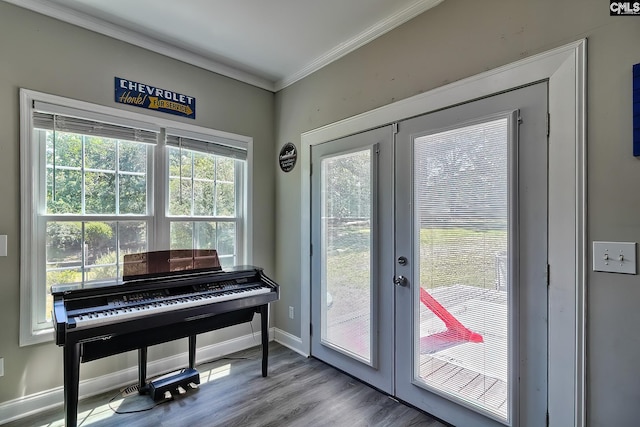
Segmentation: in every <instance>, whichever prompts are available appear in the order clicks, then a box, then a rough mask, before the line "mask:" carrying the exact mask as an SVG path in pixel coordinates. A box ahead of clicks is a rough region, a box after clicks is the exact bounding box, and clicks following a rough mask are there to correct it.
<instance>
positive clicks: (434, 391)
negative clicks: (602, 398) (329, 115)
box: [311, 83, 548, 426]
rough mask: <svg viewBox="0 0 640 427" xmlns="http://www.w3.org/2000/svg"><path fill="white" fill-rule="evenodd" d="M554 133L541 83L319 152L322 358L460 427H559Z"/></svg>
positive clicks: (316, 340) (317, 317)
mask: <svg viewBox="0 0 640 427" xmlns="http://www.w3.org/2000/svg"><path fill="white" fill-rule="evenodd" d="M546 119H547V84H546V83H539V84H536V85H531V86H527V87H523V88H520V89H517V90H512V91H509V92H506V93H502V94H498V95H495V96H491V97H488V98H484V99H481V100H477V101H473V102H469V103H466V104H463V105H459V106H455V107H452V108H448V109H445V110H442V111H438V112H435V113H431V114H427V115H424V116H421V117H417V118H413V119H409V120H405V121H402V122H400V123H398V125H397V129H394V127H391V126H389V127H385V128H381V129H376V130H372V131H369V132H364V133H362V134H358V135H354V136H350V137H347V138H343V139H341V140H337V141H331V142H327V143H325V144H319V145H318V146H314V147H313V148H312V162H313V166H312V167H313V175H312V198H311V199H312V204H313V205H312V243H313V253H312V264H311V265H312V285H311V286H312V290H311V296H312V307H311V312H312V319H311V320H312V337H311V342H312V347H311V350H312V354H313V355H314V356H315V357H317V358H319V359H321V360H324V361H326V362H327V363H329V364H332V365H334V366H336V367H338V368H340V369H342V370H344V371H346V372H348V373H350V374H352V375H354V376H356V377H358V378H360V379H362V380H363V381H365V382H368V383H370V384H372V385H373V386H375V387H377V388H379V389H381V390H383V391H385V392H388V393H389V394H391V395H395V396H396V397H398V398H399V399H401V400H403V401H406V402H408V403H410V404H412V405H414V406H416V407H419V408H421V409H423V410H424V411H426V412H428V413H431V414H433V415H435V416H437V417H438V418H441V419H443V420H445V421H447V422H449V423H451V424H453V425H458V426H499V425H514V426H538V425H540V426H542V425H545V421H546V408H547V306H548V305H547V285H546V283H547V281H546V272H547V120H546ZM395 130H397V133H394V131H395ZM316 214H317V215H316Z"/></svg>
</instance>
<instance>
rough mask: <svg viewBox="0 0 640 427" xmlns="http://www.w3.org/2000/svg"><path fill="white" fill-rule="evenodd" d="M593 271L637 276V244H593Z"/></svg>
mask: <svg viewBox="0 0 640 427" xmlns="http://www.w3.org/2000/svg"><path fill="white" fill-rule="evenodd" d="M593 271H606V272H610V273H624V274H636V243H635V242H593Z"/></svg>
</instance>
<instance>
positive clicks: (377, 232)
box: [311, 126, 395, 394]
mask: <svg viewBox="0 0 640 427" xmlns="http://www.w3.org/2000/svg"><path fill="white" fill-rule="evenodd" d="M311 159H312V168H313V174H312V178H311V185H312V198H311V200H312V202H311V203H312V211H313V212H314V213H316V212H317V213H318V216H314V218H313V220H312V247H313V254H312V267H311V270H312V282H313V285H312V288H311V299H312V301H313V302H312V309H311V324H312V331H311V352H312V354H313V355H314V356H315V357H317V358H319V359H322V360H324V361H326V362H327V363H329V364H331V365H334V366H336V367H337V368H339V369H342V370H343V371H345V372H348V373H350V374H352V375H354V376H356V377H358V378H360V379H362V380H363V381H365V382H367V383H369V384H371V385H373V386H374V387H376V388H378V389H380V390H382V391H384V392H386V393H389V394H393V369H394V368H393V358H394V338H393V336H394V332H393V315H394V303H393V302H394V292H395V290H394V289H393V286H389V281H390V278H391V277H393V268H394V266H393V131H392V127H391V126H386V127H382V128H379V129H373V130H370V131H367V132H363V133H361V134H357V135H353V136H349V137H346V138H342V139H339V140H336V141H330V142H326V143H324V144H320V145H318V146H314V147H313V148H312V152H311Z"/></svg>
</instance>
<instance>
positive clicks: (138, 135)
mask: <svg viewBox="0 0 640 427" xmlns="http://www.w3.org/2000/svg"><path fill="white" fill-rule="evenodd" d="M33 127H34V128H37V129H45V130H54V128H55V130H56V131H59V132H72V133H79V134H82V135H93V136H100V137H103V138H112V139H118V140H126V141H136V142H143V143H147V144H155V143H157V141H158V133H157V132H154V131H149V130H144V129H138V128H133V127H126V126H118V125H115V124H111V123H104V122H98V121H94V120H87V119H82V118H79V117H71V116H64V115H59V114H52V113H42V112H38V111H34V112H33Z"/></svg>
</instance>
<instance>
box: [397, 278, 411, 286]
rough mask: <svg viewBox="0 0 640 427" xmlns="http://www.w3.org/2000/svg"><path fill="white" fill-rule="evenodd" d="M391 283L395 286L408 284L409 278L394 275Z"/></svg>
mask: <svg viewBox="0 0 640 427" xmlns="http://www.w3.org/2000/svg"><path fill="white" fill-rule="evenodd" d="M393 283H394V284H395V285H397V286H409V280H407V278H406V277H404V276H397V277H396V276H394V277H393Z"/></svg>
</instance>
